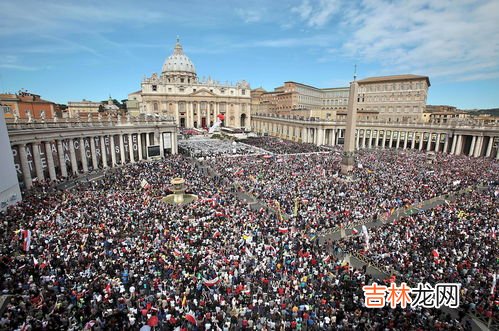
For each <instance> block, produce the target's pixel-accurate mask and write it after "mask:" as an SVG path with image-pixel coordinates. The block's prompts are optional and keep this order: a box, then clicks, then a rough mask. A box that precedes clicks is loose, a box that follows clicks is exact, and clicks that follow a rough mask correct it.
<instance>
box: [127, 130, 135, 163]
mask: <svg viewBox="0 0 499 331" xmlns="http://www.w3.org/2000/svg"><path fill="white" fill-rule="evenodd" d="M127 136H128V152H129V153H130V163H135V158H134V155H133V141H132V134H131V133H129V134H127Z"/></svg>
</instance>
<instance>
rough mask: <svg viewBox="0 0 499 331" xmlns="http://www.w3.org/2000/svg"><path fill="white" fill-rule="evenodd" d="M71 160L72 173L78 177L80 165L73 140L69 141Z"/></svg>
mask: <svg viewBox="0 0 499 331" xmlns="http://www.w3.org/2000/svg"><path fill="white" fill-rule="evenodd" d="M69 158H70V160H71V172H72V173H73V175H76V174H77V173H78V163H76V151H75V144H74V139H73V138H71V139H69Z"/></svg>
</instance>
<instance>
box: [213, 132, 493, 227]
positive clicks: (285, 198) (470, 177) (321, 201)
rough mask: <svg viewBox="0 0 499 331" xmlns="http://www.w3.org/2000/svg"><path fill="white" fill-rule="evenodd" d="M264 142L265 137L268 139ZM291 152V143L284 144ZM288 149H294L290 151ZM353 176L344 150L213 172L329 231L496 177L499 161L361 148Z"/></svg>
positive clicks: (251, 160) (248, 162)
mask: <svg viewBox="0 0 499 331" xmlns="http://www.w3.org/2000/svg"><path fill="white" fill-rule="evenodd" d="M261 139H263V138H261ZM284 146H287V145H284ZM284 149H286V147H284ZM357 162H358V163H357V164H356V165H355V167H354V169H353V172H352V178H351V179H349V178H346V177H344V176H342V175H341V174H340V163H341V153H340V150H339V149H337V150H336V151H332V152H329V153H312V154H303V155H301V154H297V155H276V156H274V157H270V158H267V157H266V156H260V157H244V158H237V159H233V158H218V159H215V160H210V166H211V167H212V168H213V169H214V170H215V171H217V172H219V173H220V174H221V175H223V176H226V177H232V178H234V180H235V181H236V182H237V183H239V184H240V185H241V186H242V187H243V189H244V190H245V191H247V192H249V193H251V194H253V195H254V196H255V197H257V198H258V199H260V200H263V201H265V202H266V203H267V204H268V205H270V206H273V207H275V208H276V209H278V210H281V211H282V213H283V214H286V215H288V216H290V217H293V216H295V217H296V218H297V221H298V222H299V223H301V224H303V226H309V227H312V228H315V229H317V230H323V229H329V228H333V227H335V226H339V225H340V224H343V225H347V224H348V223H351V222H353V221H362V220H366V219H372V218H375V219H378V218H385V217H386V216H387V215H389V214H390V213H391V212H393V210H394V209H397V208H400V207H404V206H406V207H409V206H413V205H417V204H418V203H420V202H422V201H425V200H428V199H431V198H434V197H437V196H440V195H445V194H449V193H452V192H458V191H460V190H463V189H464V188H466V187H469V186H476V185H487V183H489V182H490V181H493V180H494V179H496V176H497V173H498V171H499V166H498V163H497V161H495V160H492V159H482V160H480V162H476V161H475V160H474V159H471V158H469V157H467V156H448V155H443V154H437V155H436V159H435V160H432V163H429V162H427V156H426V154H425V153H424V152H421V151H414V150H404V151H397V150H361V151H360V152H359V153H358V154H357Z"/></svg>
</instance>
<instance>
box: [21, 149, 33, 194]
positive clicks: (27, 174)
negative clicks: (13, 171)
mask: <svg viewBox="0 0 499 331" xmlns="http://www.w3.org/2000/svg"><path fill="white" fill-rule="evenodd" d="M19 159H20V161H21V169H22V171H23V181H24V186H26V189H28V190H29V189H30V188H31V186H32V185H33V179H32V178H31V171H30V170H29V164H28V156H27V154H26V144H20V145H19Z"/></svg>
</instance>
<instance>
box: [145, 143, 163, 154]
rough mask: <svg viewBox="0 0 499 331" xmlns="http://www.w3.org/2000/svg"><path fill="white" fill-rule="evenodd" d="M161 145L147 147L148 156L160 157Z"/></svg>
mask: <svg viewBox="0 0 499 331" xmlns="http://www.w3.org/2000/svg"><path fill="white" fill-rule="evenodd" d="M160 155H161V153H160V151H159V145H152V146H148V147H147V156H148V157H151V156H160Z"/></svg>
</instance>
